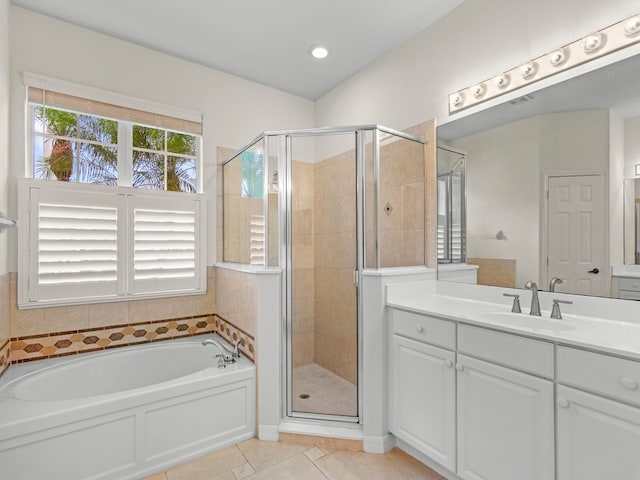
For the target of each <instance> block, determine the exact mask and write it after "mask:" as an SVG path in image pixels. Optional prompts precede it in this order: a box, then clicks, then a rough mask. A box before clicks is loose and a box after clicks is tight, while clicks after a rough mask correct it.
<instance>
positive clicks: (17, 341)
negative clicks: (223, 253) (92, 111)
mask: <svg viewBox="0 0 640 480" xmlns="http://www.w3.org/2000/svg"><path fill="white" fill-rule="evenodd" d="M214 332H215V333H217V334H219V335H220V336H221V337H222V338H224V339H225V340H227V341H228V342H229V343H230V344H232V345H234V344H235V343H236V342H237V341H238V340H240V342H241V343H240V345H239V349H240V351H242V353H243V354H244V355H245V356H246V357H247V358H248V359H249V360H251V361H252V362H255V352H256V346H255V338H254V337H253V336H252V335H251V334H249V333H247V332H245V331H243V330H242V329H240V328H238V327H236V326H235V325H234V324H233V323H231V322H229V321H228V320H226V319H224V318H222V317H220V316H218V315H216V314H209V315H201V316H196V317H181V318H174V319H168V320H156V321H152V322H140V323H132V324H126V325H116V326H109V327H103V328H94V329H84V330H74V331H70V332H55V333H50V334H47V335H32V336H27V337H18V338H12V339H11V341H7V342H6V343H5V344H4V346H2V348H0V375H1V374H2V372H4V370H5V369H6V368H7V367H8V366H9V364H10V363H21V362H28V361H32V360H43V359H46V358H53V357H62V356H65V355H77V354H79V353H88V352H95V351H98V350H106V349H109V348H117V347H126V346H129V345H138V344H143V343H149V342H157V341H161V340H171V339H175V338H184V337H190V336H194V335H204V334H207V333H214Z"/></svg>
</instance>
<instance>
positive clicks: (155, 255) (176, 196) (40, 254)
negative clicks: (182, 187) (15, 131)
mask: <svg viewBox="0 0 640 480" xmlns="http://www.w3.org/2000/svg"><path fill="white" fill-rule="evenodd" d="M19 198H20V207H19V210H20V214H19V220H18V222H19V225H20V227H19V228H20V230H19V234H20V241H21V242H22V243H23V244H24V245H28V248H23V249H20V252H19V253H20V255H19V257H20V258H19V262H18V265H19V271H18V273H19V274H18V305H19V306H20V308H33V307H40V306H43V305H73V304H78V303H94V302H108V301H115V300H127V299H135V298H136V297H139V298H157V297H160V296H165V295H191V294H196V293H204V292H206V289H207V284H206V279H207V275H206V268H207V267H206V262H205V258H206V257H205V256H204V253H202V252H203V251H205V248H206V247H205V245H206V201H205V197H204V196H203V195H200V194H184V193H177V192H148V193H147V192H139V190H138V189H133V188H127V187H107V186H95V185H82V184H73V183H67V182H52V181H49V180H21V182H20V188H19Z"/></svg>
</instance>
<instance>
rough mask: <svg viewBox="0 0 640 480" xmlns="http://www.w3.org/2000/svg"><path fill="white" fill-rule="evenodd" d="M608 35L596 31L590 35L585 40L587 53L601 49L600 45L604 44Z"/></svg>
mask: <svg viewBox="0 0 640 480" xmlns="http://www.w3.org/2000/svg"><path fill="white" fill-rule="evenodd" d="M605 39H606V37H605V36H604V35H603V34H602V33H594V34H593V35H589V36H588V37H587V38H585V40H584V51H585V52H587V53H593V52H595V51H597V50H600V47H602V46H603V45H604V42H605Z"/></svg>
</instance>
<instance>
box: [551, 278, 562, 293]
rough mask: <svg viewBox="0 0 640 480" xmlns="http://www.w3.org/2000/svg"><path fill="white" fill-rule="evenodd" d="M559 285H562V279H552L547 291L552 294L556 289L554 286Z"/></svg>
mask: <svg viewBox="0 0 640 480" xmlns="http://www.w3.org/2000/svg"><path fill="white" fill-rule="evenodd" d="M559 283H563V282H562V279H561V278H560V277H553V278H552V279H551V280H550V281H549V291H550V292H554V291H555V289H556V285H557V284H559Z"/></svg>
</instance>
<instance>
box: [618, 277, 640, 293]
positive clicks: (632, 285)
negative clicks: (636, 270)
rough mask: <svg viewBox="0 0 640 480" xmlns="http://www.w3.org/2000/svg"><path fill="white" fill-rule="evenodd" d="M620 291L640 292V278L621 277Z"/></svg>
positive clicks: (619, 281) (619, 282) (619, 280)
mask: <svg viewBox="0 0 640 480" xmlns="http://www.w3.org/2000/svg"><path fill="white" fill-rule="evenodd" d="M618 290H631V291H633V292H640V278H626V277H620V278H619V279H618Z"/></svg>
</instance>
